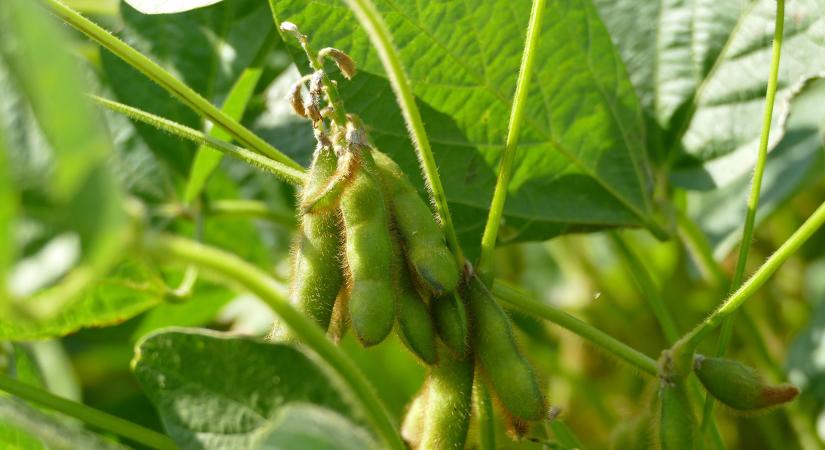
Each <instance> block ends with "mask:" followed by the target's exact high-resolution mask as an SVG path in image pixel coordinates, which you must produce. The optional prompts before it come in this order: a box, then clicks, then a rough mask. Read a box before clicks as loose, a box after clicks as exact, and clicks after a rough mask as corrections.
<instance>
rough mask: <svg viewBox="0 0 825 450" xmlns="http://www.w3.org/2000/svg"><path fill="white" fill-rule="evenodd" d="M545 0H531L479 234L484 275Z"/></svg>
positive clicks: (507, 180) (501, 209)
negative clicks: (504, 133)
mask: <svg viewBox="0 0 825 450" xmlns="http://www.w3.org/2000/svg"><path fill="white" fill-rule="evenodd" d="M544 2H545V0H533V8H532V10H531V11H530V22H529V24H528V26H527V38H526V40H525V42H524V53H522V55H521V69H519V75H518V81H517V83H516V93H515V95H514V99H513V106H512V108H511V110H510V124H509V128H508V130H507V141H506V142H505V144H504V152H503V153H502V155H501V164H500V165H499V169H498V180H497V181H496V188H495V191H494V192H493V200H492V202H491V204H490V212H489V213H488V214H487V224H486V225H485V227H484V234H483V235H482V237H481V256H480V258H479V261H478V271H479V272H481V273H482V274H484V275H487V274H488V272H489V271H490V270H491V269H492V264H493V252H494V251H495V249H496V240H497V239H498V228H499V225H500V224H501V216H502V214H504V202H505V201H506V200H507V188H508V186H509V185H510V177H511V175H512V173H513V160H514V159H515V156H516V149H517V148H518V140H519V134H521V124H522V122H523V119H524V110H525V107H526V106H527V92H528V91H529V87H530V76H531V75H532V73H533V61H534V60H535V55H536V46H537V45H538V41H539V34H541V20H542V17H543V16H544Z"/></svg>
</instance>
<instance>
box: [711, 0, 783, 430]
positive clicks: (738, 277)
mask: <svg viewBox="0 0 825 450" xmlns="http://www.w3.org/2000/svg"><path fill="white" fill-rule="evenodd" d="M775 19H776V22H775V24H774V33H773V48H772V51H771V66H770V73H769V75H768V87H767V92H766V93H765V109H764V112H763V116H762V133H761V135H760V137H759V148H758V151H757V156H756V166H755V167H754V171H753V180H752V181H751V190H750V194H749V195H748V203H747V207H748V210H747V213H746V214H745V225H744V228H743V229H742V242H741V243H740V246H739V257H738V258H737V260H736V268H735V269H734V272H733V279H732V280H731V284H730V289H729V291H731V292H732V291H733V290H734V289H737V288H738V287H739V286H741V285H742V279H743V278H744V277H745V268H746V266H747V262H748V253H749V251H750V246H751V242H752V241H753V228H754V223H755V222H756V209H757V208H758V207H759V195H760V193H761V189H762V176H763V175H764V173H765V165H766V162H767V159H768V138H769V137H770V133H771V118H772V116H773V105H774V102H775V100H776V88H777V80H778V78H779V59H780V57H781V55H782V35H783V28H784V23H785V0H776V17H775ZM733 319H734V315H730V317H728V318H727V319H725V321H724V323H723V324H722V330H721V332H720V334H719V343H718V346H717V348H716V355H717V356H724V355H725V353H726V352H727V350H728V345H729V344H730V339H731V335H732V334H733ZM713 405H714V400H713V397H712V396H711V395H708V396H707V398H706V399H705V407H704V411H703V416H702V430H706V429H707V427H708V425H707V424H708V423H710V420H709V418H710V416H711V415H712V414H713Z"/></svg>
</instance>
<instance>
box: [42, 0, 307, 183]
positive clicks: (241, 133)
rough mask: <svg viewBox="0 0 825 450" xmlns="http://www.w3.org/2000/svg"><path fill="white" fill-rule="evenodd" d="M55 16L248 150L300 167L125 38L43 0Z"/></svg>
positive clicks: (56, 1)
mask: <svg viewBox="0 0 825 450" xmlns="http://www.w3.org/2000/svg"><path fill="white" fill-rule="evenodd" d="M43 1H44V2H45V3H46V4H47V5H48V6H49V8H50V9H51V11H52V12H53V13H54V14H56V15H57V16H58V17H60V18H61V19H63V20H64V21H65V22H66V23H68V24H69V25H71V26H72V27H74V28H75V29H77V30H78V31H80V32H81V33H83V34H85V35H86V36H88V37H89V38H91V39H92V40H93V41H95V42H97V43H98V44H100V45H101V46H103V47H105V48H106V49H107V50H109V51H110V52H112V53H114V54H115V55H116V56H117V57H119V58H121V59H122V60H124V61H125V62H126V63H128V64H129V65H130V66H132V67H134V68H135V69H137V70H139V71H140V72H142V73H143V74H144V75H146V76H147V77H148V78H149V79H151V80H152V81H154V82H155V83H157V84H159V85H160V86H161V87H162V88H164V89H166V90H167V91H169V92H170V93H171V94H172V95H174V96H176V97H178V99H180V100H181V101H182V102H183V103H185V104H186V105H187V106H189V107H190V108H192V109H193V110H194V111H195V112H197V113H198V114H201V115H203V116H205V117H206V118H207V119H209V120H211V121H212V122H213V123H214V124H215V125H217V126H219V127H221V128H223V129H224V130H226V132H227V133H229V134H231V135H232V137H234V138H235V139H237V140H238V142H240V143H242V144H243V145H245V146H247V147H249V148H250V149H251V150H253V151H255V152H257V153H260V154H262V155H266V156H268V157H270V158H272V159H274V160H276V161H278V162H280V163H282V164H284V165H286V166H289V167H291V168H293V169H297V170H301V169H302V167H301V165H300V164H298V163H297V162H295V161H293V160H292V159H290V158H289V157H288V156H286V155H285V154H283V153H281V152H280V151H278V150H277V149H276V148H274V147H272V146H271V145H269V144H268V143H267V142H266V141H264V140H263V139H261V138H260V137H258V136H257V135H256V134H255V133H253V132H252V131H250V130H248V129H247V128H246V127H244V126H243V125H241V124H240V123H238V122H237V121H236V120H233V119H232V118H231V117H229V116H228V115H226V113H224V112H223V111H221V110H220V109H218V108H217V107H216V106H215V105H213V104H212V103H210V102H209V100H207V99H205V98H203V97H201V96H200V94H198V93H197V92H195V91H194V90H193V89H192V88H190V87H189V86H187V85H186V84H185V83H183V82H182V81H180V80H178V79H177V78H175V77H174V76H173V75H172V74H171V73H169V72H167V71H166V70H164V69H163V68H162V67H161V66H160V65H158V64H157V63H155V62H154V61H152V60H150V59H149V58H147V57H146V56H145V55H143V54H142V53H140V52H139V51H137V50H135V49H134V48H132V47H130V46H129V45H128V44H126V43H125V42H123V41H121V40H120V39H118V38H116V37H115V36H114V35H112V34H111V33H109V32H108V31H106V30H104V29H103V28H101V27H100V26H99V25H97V24H95V23H94V22H92V21H91V20H89V19H87V18H85V17H83V16H82V15H81V14H79V13H78V12H77V11H75V10H73V9H72V8H70V7H69V6H67V5H65V4H64V3H63V2H61V1H60V0H43Z"/></svg>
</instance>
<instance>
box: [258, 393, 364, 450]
mask: <svg viewBox="0 0 825 450" xmlns="http://www.w3.org/2000/svg"><path fill="white" fill-rule="evenodd" d="M255 448H257V449H260V450H292V449H296V448H300V449H302V450H365V449H375V448H378V447H377V446H376V444H375V441H373V439H372V438H370V435H369V433H367V432H366V430H364V429H363V428H361V427H359V426H357V425H355V424H354V423H352V421H350V420H349V419H347V418H346V417H344V416H342V415H340V414H338V413H336V412H334V411H332V410H330V409H327V408H322V407H320V406H316V405H312V404H305V403H294V404H290V405H286V406H285V407H284V408H282V409H281V411H280V412H279V414H278V416H277V418H276V419H275V420H273V421H272V425H271V426H270V428H269V429H268V430H266V432H265V433H264V434H263V436H262V438H261V439H260V441H259V443H258V444H257V446H255Z"/></svg>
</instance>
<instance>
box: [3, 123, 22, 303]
mask: <svg viewBox="0 0 825 450" xmlns="http://www.w3.org/2000/svg"><path fill="white" fill-rule="evenodd" d="M7 144H8V143H7V141H6V133H5V126H4V124H3V119H2V109H0V312H2V311H4V310H5V308H6V307H7V306H8V305H7V304H6V300H7V298H8V287H7V283H8V281H7V277H8V274H9V270H10V269H11V266H12V263H13V262H14V260H15V256H16V255H15V253H16V245H15V240H14V236H13V235H12V228H13V225H14V220H15V218H16V216H17V202H18V199H17V192H16V189H15V187H14V184H12V178H11V172H12V170H11V164H9V150H8V147H7Z"/></svg>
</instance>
